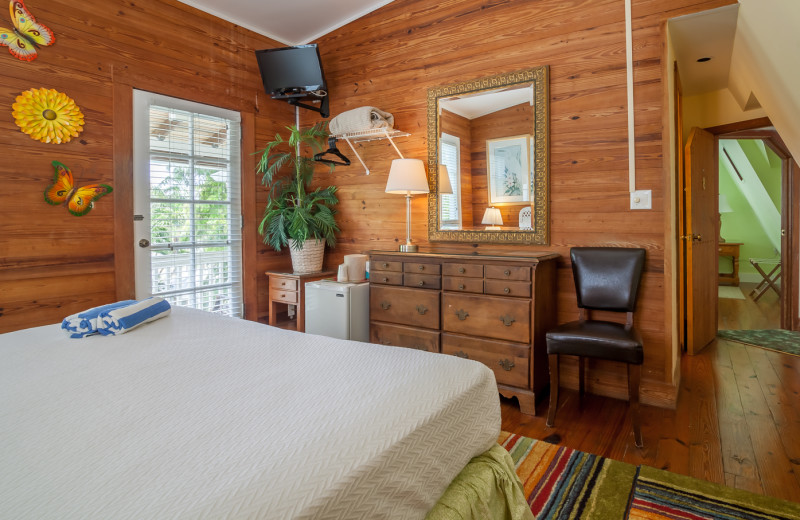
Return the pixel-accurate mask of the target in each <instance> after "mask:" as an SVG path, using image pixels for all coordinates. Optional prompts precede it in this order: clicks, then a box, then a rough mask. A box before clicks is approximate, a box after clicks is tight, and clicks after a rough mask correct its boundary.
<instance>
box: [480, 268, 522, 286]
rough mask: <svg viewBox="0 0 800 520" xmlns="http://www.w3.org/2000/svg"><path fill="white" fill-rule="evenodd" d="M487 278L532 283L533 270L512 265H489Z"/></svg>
mask: <svg viewBox="0 0 800 520" xmlns="http://www.w3.org/2000/svg"><path fill="white" fill-rule="evenodd" d="M485 272H486V278H494V279H497V280H519V281H522V282H530V281H531V268H530V267H519V266H510V265H487V266H486V270H485Z"/></svg>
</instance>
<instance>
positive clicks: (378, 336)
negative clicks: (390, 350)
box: [369, 322, 439, 352]
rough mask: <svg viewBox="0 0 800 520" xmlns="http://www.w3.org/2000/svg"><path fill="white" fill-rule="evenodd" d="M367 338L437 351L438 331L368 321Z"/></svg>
mask: <svg viewBox="0 0 800 520" xmlns="http://www.w3.org/2000/svg"><path fill="white" fill-rule="evenodd" d="M369 340H370V342H372V343H378V344H380V345H394V346H397V347H406V348H413V349H417V350H427V351H428V352H439V333H438V332H435V331H430V330H422V329H417V328H413V327H404V326H402V325H389V324H387V323H374V322H373V323H370V326H369Z"/></svg>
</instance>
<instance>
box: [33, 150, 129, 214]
mask: <svg viewBox="0 0 800 520" xmlns="http://www.w3.org/2000/svg"><path fill="white" fill-rule="evenodd" d="M53 167H54V168H55V169H56V173H55V175H54V176H53V184H51V185H50V186H48V187H47V189H45V190H44V200H45V202H47V203H48V204H52V205H53V206H57V205H59V204H63V203H66V204H67V211H69V212H70V213H72V214H73V215H75V216H76V217H81V216H83V215H86V214H87V213H89V211H91V209H92V208H93V207H94V201H96V200H97V199H99V198H100V197H102V196H103V195H107V194H109V193H111V192H112V191H114V190H113V188H112V187H111V186H109V185H108V184H89V185H88V186H82V187H80V188H75V182H74V181H73V178H72V172H71V171H70V169H69V168H67V167H66V166H64V165H63V164H61V163H60V162H58V161H53Z"/></svg>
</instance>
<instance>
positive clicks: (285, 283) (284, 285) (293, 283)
mask: <svg viewBox="0 0 800 520" xmlns="http://www.w3.org/2000/svg"><path fill="white" fill-rule="evenodd" d="M269 287H270V289H281V290H283V291H296V290H297V279H296V278H284V277H283V276H275V275H274V274H273V275H270V277H269Z"/></svg>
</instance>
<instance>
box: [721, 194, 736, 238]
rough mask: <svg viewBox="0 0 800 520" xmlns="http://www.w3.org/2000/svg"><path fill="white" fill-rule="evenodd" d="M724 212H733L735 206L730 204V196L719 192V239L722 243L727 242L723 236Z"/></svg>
mask: <svg viewBox="0 0 800 520" xmlns="http://www.w3.org/2000/svg"><path fill="white" fill-rule="evenodd" d="M723 213H733V208H732V207H731V205H730V204H728V197H726V196H725V195H724V194H722V193H720V194H719V241H720V243H721V244H723V243H725V239H724V238H722V214H723Z"/></svg>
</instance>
